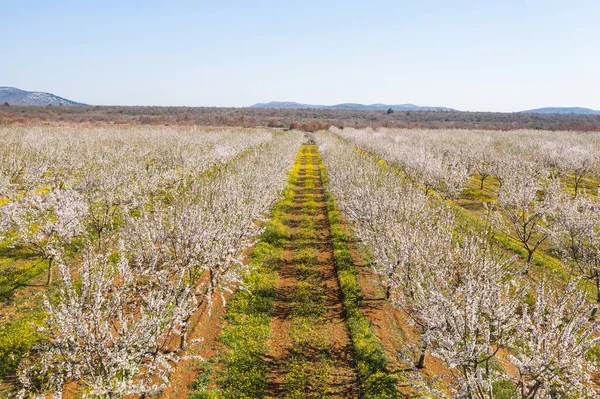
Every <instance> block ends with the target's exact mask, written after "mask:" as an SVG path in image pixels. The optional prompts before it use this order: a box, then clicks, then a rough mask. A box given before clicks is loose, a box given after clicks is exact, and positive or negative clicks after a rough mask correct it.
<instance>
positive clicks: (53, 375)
mask: <svg viewBox="0 0 600 399" xmlns="http://www.w3.org/2000/svg"><path fill="white" fill-rule="evenodd" d="M88 248H89V246H88ZM114 258H117V259H114ZM159 261H160V260H159V259H155V262H159ZM166 269H168V268H167V267H164V265H162V266H159V265H157V264H136V265H134V264H132V263H131V262H130V261H129V259H128V256H127V254H126V253H125V252H124V251H121V252H119V253H116V254H111V255H109V254H103V253H100V254H96V253H94V252H92V250H90V249H88V250H86V251H85V252H84V254H83V262H82V263H81V265H74V264H72V263H67V262H62V261H59V271H60V277H61V283H62V284H61V286H62V288H61V290H60V292H59V294H58V297H57V298H56V299H53V300H50V299H47V300H46V301H45V305H46V310H47V312H48V317H47V319H46V324H45V326H43V327H42V328H41V330H42V332H43V333H44V334H45V335H46V336H47V338H48V339H47V341H44V342H43V343H42V344H41V345H40V346H39V347H38V348H36V352H37V354H38V356H37V357H36V358H34V360H32V361H28V360H27V359H26V360H25V361H24V362H23V363H22V365H21V373H20V381H21V384H22V385H23V388H22V390H21V392H20V397H22V398H25V397H32V396H35V395H36V394H37V392H39V393H44V392H48V391H49V392H53V393H55V394H57V395H60V393H61V392H62V391H63V385H64V384H65V383H66V382H68V381H70V380H76V381H77V382H78V384H79V385H81V386H85V387H87V388H88V390H87V393H86V394H87V395H92V396H93V397H98V398H123V397H124V396H127V395H132V394H149V393H154V392H158V391H159V390H160V389H162V388H164V386H165V384H166V382H167V381H168V373H169V371H170V370H171V369H172V366H171V365H172V363H173V362H176V361H177V360H178V353H177V352H173V351H172V350H171V349H170V348H169V346H168V343H169V340H170V339H171V337H172V336H173V335H178V334H181V331H182V326H183V324H184V320H185V319H186V318H187V317H188V315H189V313H190V312H191V311H192V310H193V304H194V297H193V295H191V293H190V291H189V289H182V288H181V285H182V284H184V276H183V273H180V274H179V275H178V276H175V278H170V277H171V276H168V275H167V274H166V273H165V271H164V270H166Z"/></svg>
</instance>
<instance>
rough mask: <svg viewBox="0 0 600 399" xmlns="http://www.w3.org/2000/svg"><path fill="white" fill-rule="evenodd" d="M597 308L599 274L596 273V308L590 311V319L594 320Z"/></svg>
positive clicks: (599, 292)
mask: <svg viewBox="0 0 600 399" xmlns="http://www.w3.org/2000/svg"><path fill="white" fill-rule="evenodd" d="M598 307H600V273H599V272H596V307H595V308H594V310H592V314H591V315H590V318H591V319H592V320H594V319H596V313H598Z"/></svg>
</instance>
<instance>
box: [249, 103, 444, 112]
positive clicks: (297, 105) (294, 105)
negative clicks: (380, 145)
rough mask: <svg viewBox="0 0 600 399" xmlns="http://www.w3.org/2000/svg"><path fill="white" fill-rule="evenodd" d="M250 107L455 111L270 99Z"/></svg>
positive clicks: (387, 105) (409, 106)
mask: <svg viewBox="0 0 600 399" xmlns="http://www.w3.org/2000/svg"><path fill="white" fill-rule="evenodd" d="M250 108H292V109H300V108H304V109H348V110H359V111H387V110H388V109H390V108H391V109H393V110H394V111H456V110H455V109H452V108H446V107H422V106H419V105H414V104H399V105H389V104H370V105H365V104H354V103H344V104H336V105H314V104H302V103H297V102H289V101H288V102H280V101H272V102H270V103H258V104H254V105H252V106H251V107H250Z"/></svg>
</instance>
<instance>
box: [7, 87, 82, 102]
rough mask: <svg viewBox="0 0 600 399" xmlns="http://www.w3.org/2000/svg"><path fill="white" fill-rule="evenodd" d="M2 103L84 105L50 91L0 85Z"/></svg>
mask: <svg viewBox="0 0 600 399" xmlns="http://www.w3.org/2000/svg"><path fill="white" fill-rule="evenodd" d="M4 103H9V104H11V105H86V104H82V103H78V102H75V101H71V100H67V99H66V98H62V97H59V96H56V95H54V94H51V93H44V92H41V91H25V90H20V89H17V88H14V87H0V104H4Z"/></svg>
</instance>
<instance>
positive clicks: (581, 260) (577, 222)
mask: <svg viewBox="0 0 600 399" xmlns="http://www.w3.org/2000/svg"><path fill="white" fill-rule="evenodd" d="M559 198H560V200H559V201H558V206H556V208H555V212H554V214H553V217H554V219H555V223H554V224H553V225H552V226H551V228H550V229H549V234H550V238H551V240H552V242H553V244H554V245H555V246H556V247H557V248H558V249H559V251H560V254H561V257H562V259H563V260H564V263H565V265H566V266H567V267H570V269H569V271H570V272H571V273H572V274H575V275H579V276H581V277H583V278H585V279H588V280H591V281H593V282H594V284H595V286H596V303H597V304H598V305H599V306H600V204H599V203H598V200H596V199H593V198H591V197H584V196H578V197H576V198H574V199H571V198H569V196H568V195H565V194H562V195H559ZM596 311H597V308H596V309H594V312H593V315H592V316H595V314H596Z"/></svg>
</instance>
